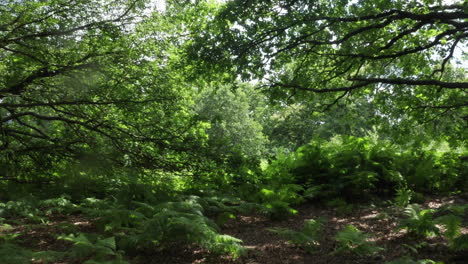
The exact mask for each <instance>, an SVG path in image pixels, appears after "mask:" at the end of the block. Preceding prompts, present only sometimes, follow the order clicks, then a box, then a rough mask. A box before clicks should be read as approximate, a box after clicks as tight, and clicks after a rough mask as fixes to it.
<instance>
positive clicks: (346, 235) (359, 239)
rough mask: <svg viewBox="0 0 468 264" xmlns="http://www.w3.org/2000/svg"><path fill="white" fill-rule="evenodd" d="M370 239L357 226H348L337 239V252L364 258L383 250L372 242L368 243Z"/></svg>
mask: <svg viewBox="0 0 468 264" xmlns="http://www.w3.org/2000/svg"><path fill="white" fill-rule="evenodd" d="M368 237H369V236H368V235H367V234H365V233H363V232H361V231H359V229H357V228H356V227H355V226H353V225H347V226H346V227H345V228H344V229H343V230H341V231H339V232H338V234H337V235H336V237H335V239H336V240H337V241H338V248H337V249H336V252H337V253H342V252H351V253H355V254H358V255H362V256H364V255H373V254H375V253H377V252H378V251H380V250H383V248H380V247H377V246H375V245H374V244H373V243H372V242H369V241H367V239H368Z"/></svg>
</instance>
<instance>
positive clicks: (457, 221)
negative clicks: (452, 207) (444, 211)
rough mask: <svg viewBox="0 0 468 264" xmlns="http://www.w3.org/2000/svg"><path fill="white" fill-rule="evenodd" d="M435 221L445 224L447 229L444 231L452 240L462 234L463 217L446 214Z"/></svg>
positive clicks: (449, 239)
mask: <svg viewBox="0 0 468 264" xmlns="http://www.w3.org/2000/svg"><path fill="white" fill-rule="evenodd" d="M435 222H437V223H440V224H442V225H444V227H445V229H446V231H445V232H444V236H445V238H447V240H448V241H449V242H450V244H451V243H452V242H453V240H454V239H455V238H456V237H457V236H459V235H460V230H461V222H462V219H461V218H460V217H458V216H456V215H452V214H449V215H444V216H441V217H438V218H437V219H435Z"/></svg>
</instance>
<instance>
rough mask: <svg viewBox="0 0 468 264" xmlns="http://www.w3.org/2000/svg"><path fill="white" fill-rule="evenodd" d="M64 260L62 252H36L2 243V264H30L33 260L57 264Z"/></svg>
mask: <svg viewBox="0 0 468 264" xmlns="http://www.w3.org/2000/svg"><path fill="white" fill-rule="evenodd" d="M62 258H63V253H62V252H57V251H39V252H34V251H32V250H30V249H26V248H23V247H20V246H18V245H16V244H13V243H9V242H6V243H0V263H2V264H29V263H31V260H35V261H37V262H38V263H39V262H40V263H44V264H47V263H50V262H56V261H57V260H59V259H62Z"/></svg>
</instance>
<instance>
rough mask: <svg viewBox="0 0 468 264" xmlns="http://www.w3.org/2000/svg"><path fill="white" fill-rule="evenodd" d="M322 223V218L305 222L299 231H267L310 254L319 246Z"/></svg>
mask: <svg viewBox="0 0 468 264" xmlns="http://www.w3.org/2000/svg"><path fill="white" fill-rule="evenodd" d="M324 221H325V220H324V219H323V218H320V219H318V220H313V219H310V220H307V221H306V222H305V224H304V227H303V228H302V230H301V231H294V230H291V229H288V228H269V229H268V230H269V231H271V232H273V233H276V234H278V235H280V236H282V237H284V238H286V239H287V240H289V242H291V243H293V244H295V245H297V246H300V247H302V248H303V249H304V250H306V251H307V252H310V253H311V252H313V251H314V250H315V249H316V247H317V246H318V245H320V241H321V240H322V228H323V223H324Z"/></svg>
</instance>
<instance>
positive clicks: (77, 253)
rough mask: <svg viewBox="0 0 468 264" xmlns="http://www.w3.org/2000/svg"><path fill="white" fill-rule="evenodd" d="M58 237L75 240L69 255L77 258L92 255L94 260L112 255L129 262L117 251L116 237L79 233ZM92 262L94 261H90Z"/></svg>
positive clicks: (100, 259)
mask: <svg viewBox="0 0 468 264" xmlns="http://www.w3.org/2000/svg"><path fill="white" fill-rule="evenodd" d="M58 239H62V240H66V241H70V242H73V246H72V248H71V249H70V250H69V251H68V253H67V254H68V255H69V256H71V257H73V258H77V259H86V258H89V257H92V261H94V263H96V261H102V260H106V259H108V258H109V257H110V256H112V257H115V258H116V260H117V261H118V263H127V262H125V261H123V260H122V255H121V253H120V252H119V251H117V246H116V243H115V237H108V238H101V237H100V236H95V235H92V234H79V235H78V236H75V235H73V234H70V235H68V236H59V237H58ZM85 263H87V262H85ZM88 263H92V262H88Z"/></svg>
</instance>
